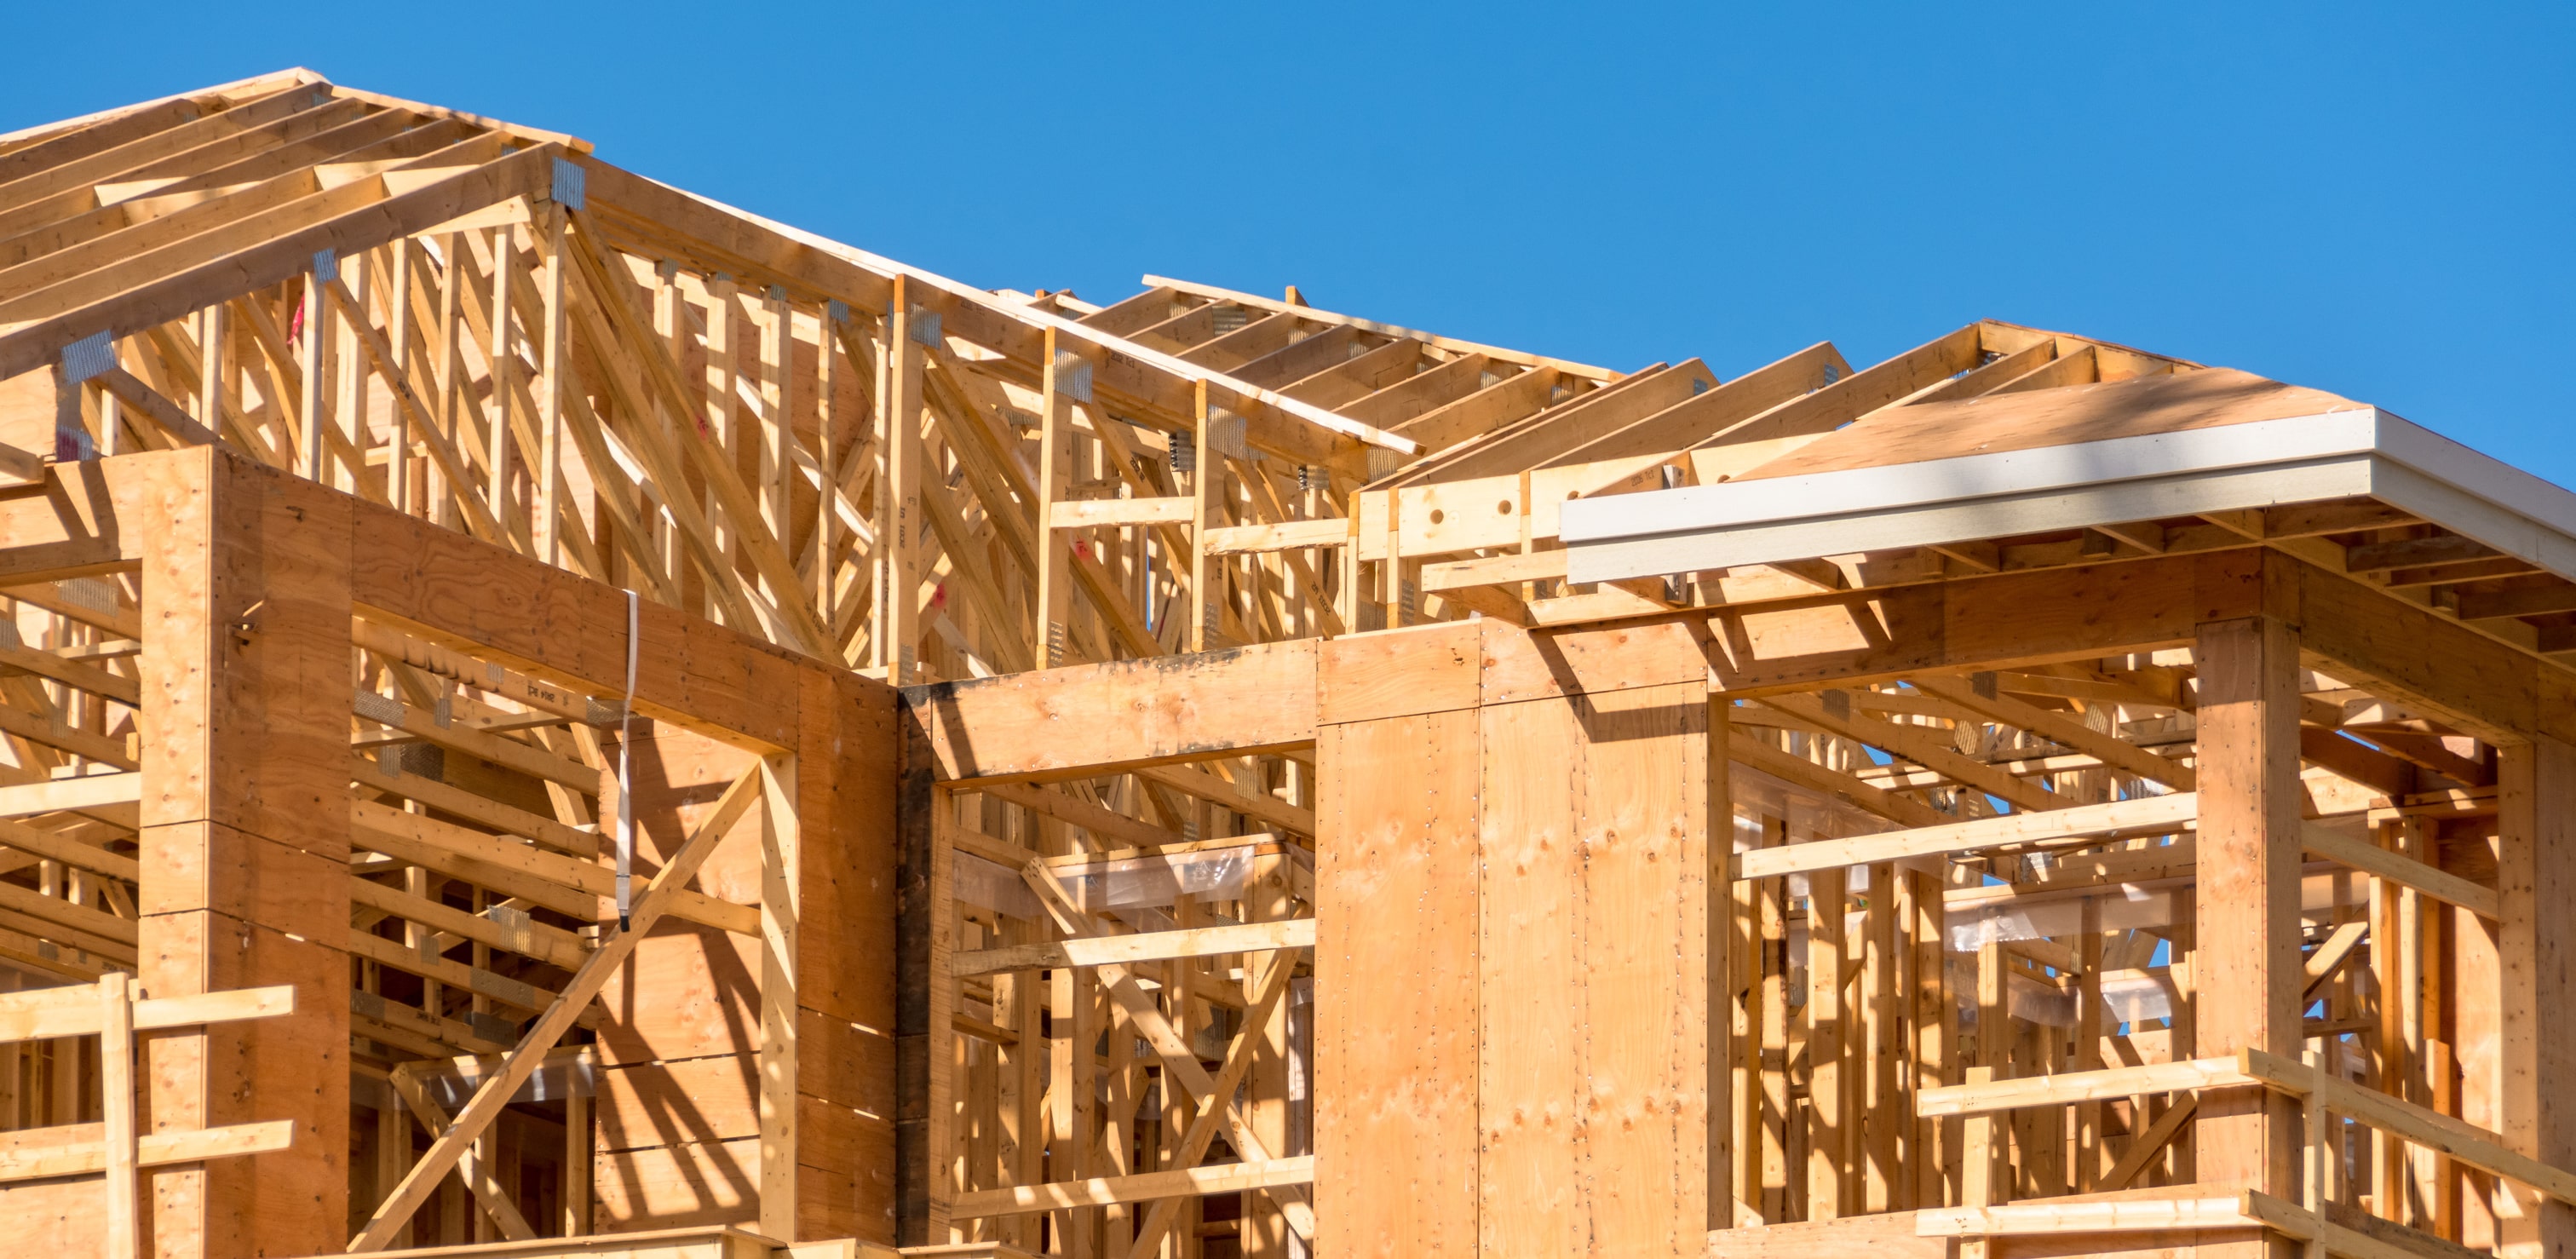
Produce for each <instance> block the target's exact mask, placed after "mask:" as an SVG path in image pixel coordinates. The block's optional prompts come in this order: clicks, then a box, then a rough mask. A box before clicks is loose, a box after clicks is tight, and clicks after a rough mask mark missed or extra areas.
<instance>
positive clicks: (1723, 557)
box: [1562, 408, 2576, 582]
mask: <svg viewBox="0 0 2576 1259" xmlns="http://www.w3.org/2000/svg"><path fill="white" fill-rule="evenodd" d="M2358 495H2374V496H2378V497H2380V498H2382V499H2383V500H2384V501H2389V502H2390V503H2391V504H2392V505H2394V506H2398V507H2401V508H2404V509H2406V510H2408V511H2412V512H2414V513H2416V514H2417V515H2420V516H2422V517H2424V518H2425V519H2428V520H2434V521H2438V522H2441V523H2443V524H2445V525H2448V526H2450V527H2453V528H2455V529H2456V530H2457V531H2458V532H2460V533H2463V534H2466V535H2467V536H2469V537H2472V538H2476V539H2477V540H2478V541H2481V542H2484V543H2486V544H2487V545H2489V546H2493V547H2495V548H2497V549H2498V550H2501V551H2504V552H2506V553H2507V554H2510V555H2515V556H2517V557H2520V558H2522V559H2526V560H2529V561H2531V562H2533V563H2535V564H2539V565H2541V566H2542V567H2544V568H2548V569H2550V570H2551V571H2554V572H2559V573H2561V574H2576V536H2571V535H2576V494H2570V493H2569V492H2567V491H2566V490H2563V489H2560V488H2559V487H2557V486H2555V485H2551V484H2550V483H2548V482H2546V481H2543V480H2541V479H2539V478H2538V477H2534V476H2531V475H2530V474H2528V473H2525V472H2522V471H2520V470H2519V469H2516V468H2513V467H2511V466H2509V465H2506V464H2504V463H2501V462H2499V461H2497V460H2495V459H2492V458H2489V457H2487V456H2485V455H2482V454H2479V453H2477V452H2476V451H2474V450H2470V449H2469V448H2468V447H2466V446H2462V445H2460V444H2459V443H2457V442H2453V441H2450V440H2448V439H2446V438H2443V437H2440V436H2438V435H2435V434H2433V433H2431V432H2429V431H2427V430H2425V429H2423V428H2421V427H2418V426H2417V425H2414V424H2410V423H2408V422H2406V421H2404V420H2401V419H2398V418H2397V417H2395V416H2392V415H2388V414H2386V413H2385V412H2381V411H2379V410H2377V409H2376V408H2361V409H2356V410H2351V411H2336V412H2328V413H2326V414H2323V415H2312V416H2298V417H2292V418H2288V419H2279V420H2263V421H2258V422H2255V423H2251V424H2235V425H2227V426H2223V427H2218V428H2206V429H2190V430H2184V431H2181V432H2174V433H2157V434H2150V435H2146V436H2140V437H2123V438H2113V439H2110V440H2107V441H2099V442H2080V443H2073V444H2069V445H2063V446H2045V447H2039V448H2036V449H2030V450H2014V451H2002V452H1998V453H1995V454H1990V455H1965V456H1960V457H1956V458H1951V459H1935V460H1926V461H1923V462H1920V463H1912V464H1896V465H1890V466H1885V467H1875V468H1855V469H1849V470H1846V471H1840V472H1823V473H1816V474H1813V475H1809V476H1799V477H1774V478H1765V479H1760V480H1753V481H1741V482H1727V483H1722V484H1718V485H1707V486H1690V487H1685V488H1681V489H1673V490H1660V491H1653V492H1649V493H1645V494H1625V495H1614V496H1611V497H1607V498H1599V499H1580V500H1576V501H1574V502H1569V503H1567V504H1565V506H1564V518H1563V533H1562V536H1563V538H1564V540H1565V544H1566V552H1567V555H1566V579H1567V580H1568V581H1573V582H1594V581H1615V580H1622V579H1627V578H1635V577H1653V576H1663V575H1667V574H1672V573H1683V572H1693V571H1697V570H1701V569H1710V568H1730V567H1734V566H1737V565H1743V564H1764V563H1772V562H1775V561H1779V560H1788V559H1812V558H1816V557H1819V556H1826V555H1847V554H1852V553H1856V552H1861V551H1873V550H1887V549H1894V548H1900V547H1910V546H1922V545H1927V544H1931V545H1938V544H1941V543H1949V542H1967V541H1974V540H1979V539H1985V538H1995V537H2005V536H2010V535H2012V534H2016V533H2039V532H2046V531H2050V530H2059V529H2073V528H2083V527H2086V526H2090V525H2101V524H2112V523H2117V522H2121V521H2128V520H2145V519H2153V518H2156V517H2161V516H2183V515H2198V514H2202V513H2205V512H2217V511H2244V510H2249V509H2255V508H2262V507H2273V506H2281V505H2286V504H2290V503H2301V502H2315V501H2318V500H2321V499H2332V498H2346V497H2353V496H2358Z"/></svg>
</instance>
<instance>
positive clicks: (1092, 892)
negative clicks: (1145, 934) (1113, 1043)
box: [950, 840, 1315, 918]
mask: <svg viewBox="0 0 2576 1259" xmlns="http://www.w3.org/2000/svg"><path fill="white" fill-rule="evenodd" d="M1273 844H1278V841H1276V840H1263V841H1260V842H1258V843H1245V844H1235V845H1232V846H1229V847H1224V848H1208V849H1203V850H1200V851H1197V852H1180V853H1166V854H1160V855H1155V856H1145V857H1122V858H1120V859H1118V860H1116V861H1109V862H1101V863H1096V864H1091V865H1086V866H1082V867H1080V868H1079V872H1078V873H1075V874H1072V875H1071V876H1069V877H1068V876H1065V875H1058V876H1057V877H1058V881H1059V882H1061V883H1063V884H1064V890H1065V894H1066V895H1067V896H1068V897H1070V898H1071V899H1072V901H1073V902H1074V903H1075V904H1077V905H1080V906H1082V907H1083V908H1084V909H1086V910H1089V911H1091V912H1093V913H1107V912H1112V911H1118V910H1136V909H1142V908H1153V907H1166V906H1170V905H1172V904H1173V903H1174V902H1175V901H1176V900H1177V899H1178V898H1179V897H1182V896H1196V897H1201V898H1204V899H1213V900H1233V899H1236V898H1238V897H1240V896H1241V895H1242V894H1243V884H1244V881H1245V880H1246V879H1249V878H1251V877H1252V867H1253V864H1254V858H1255V856H1256V854H1258V853H1259V852H1260V850H1261V848H1262V847H1265V846H1269V845H1273ZM1279 847H1280V848H1282V849H1283V850H1284V851H1285V853H1286V855H1287V858H1288V859H1289V860H1290V861H1293V862H1296V863H1297V864H1299V865H1302V866H1306V867H1307V868H1309V869H1312V868H1313V864H1314V860H1315V859H1314V857H1313V856H1312V855H1311V854H1309V853H1308V852H1307V851H1306V850H1305V849H1303V848H1300V847H1298V846H1296V845H1294V844H1280V845H1279ZM950 886H951V887H952V888H953V889H954V890H955V895H956V897H957V899H958V900H960V901H963V902H965V903H967V904H969V905H974V906H977V907H979V908H983V909H989V910H991V911H993V912H994V913H997V914H1001V915H1004V916H1006V917H1011V918H1037V917H1039V916H1040V915H1041V914H1042V912H1043V909H1042V907H1041V906H1040V905H1039V904H1038V898H1037V893H1035V892H1032V891H1030V890H1029V885H1028V884H1027V883H1026V882H1024V881H1023V880H1022V879H1021V877H1020V872H1019V871H1017V870H1014V869H1011V868H1010V867H1008V866H1005V865H1003V864H1001V863H1000V862H996V861H987V860H985V859H984V858H982V857H978V856H976V855H975V854H973V853H969V852H960V853H958V854H957V864H956V866H955V867H954V868H953V869H952V870H951V872H950Z"/></svg>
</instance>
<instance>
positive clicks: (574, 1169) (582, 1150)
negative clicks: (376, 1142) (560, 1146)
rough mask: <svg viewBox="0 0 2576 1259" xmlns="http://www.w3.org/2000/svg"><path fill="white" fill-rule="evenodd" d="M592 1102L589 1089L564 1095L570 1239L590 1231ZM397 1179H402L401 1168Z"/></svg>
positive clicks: (566, 1207)
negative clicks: (400, 1177)
mask: <svg viewBox="0 0 2576 1259" xmlns="http://www.w3.org/2000/svg"><path fill="white" fill-rule="evenodd" d="M590 1105H592V1099H590V1094H585V1092H574V1094H569V1097H564V1236H567V1238H577V1236H585V1233H590V1174H592V1143H595V1141H598V1138H595V1135H592V1133H590ZM404 1153H410V1133H404ZM404 1161H410V1159H404ZM394 1182H399V1171H397V1177H394ZM397 1246H399V1241H397Z"/></svg>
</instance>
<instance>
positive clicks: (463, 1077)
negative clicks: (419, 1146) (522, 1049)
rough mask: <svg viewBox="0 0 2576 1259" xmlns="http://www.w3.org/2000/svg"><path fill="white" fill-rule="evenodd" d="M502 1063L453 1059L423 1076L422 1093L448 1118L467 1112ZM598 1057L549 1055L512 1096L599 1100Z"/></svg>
mask: <svg viewBox="0 0 2576 1259" xmlns="http://www.w3.org/2000/svg"><path fill="white" fill-rule="evenodd" d="M500 1066H501V1059H500V1058H499V1057H497V1056H496V1057H492V1058H488V1059H477V1058H451V1059H449V1060H448V1062H447V1064H446V1065H445V1066H443V1067H440V1068H438V1069H436V1070H424V1071H421V1072H420V1073H419V1077H420V1085H421V1091H422V1092H424V1093H427V1094H428V1095H429V1100H431V1101H433V1102H436V1103H437V1104H438V1105H439V1106H440V1107H441V1108H443V1109H445V1110H446V1111H447V1113H448V1114H451V1115H453V1114H455V1113H456V1112H458V1111H460V1110H463V1109H464V1108H465V1104H466V1103H467V1102H469V1101H471V1100H473V1097H474V1090H476V1089H478V1088H481V1087H482V1086H483V1081H484V1078H485V1077H486V1075H487V1074H488V1073H489V1072H492V1071H497V1070H499V1069H500ZM369 1083H371V1084H373V1085H374V1086H375V1087H376V1088H380V1089H383V1090H385V1093H386V1095H391V1093H392V1091H393V1089H392V1086H391V1085H389V1084H387V1083H385V1082H383V1081H380V1080H378V1081H369ZM598 1086H599V1081H598V1055H597V1053H596V1052H595V1051H592V1050H589V1049H584V1050H582V1051H581V1052H580V1053H578V1054H563V1055H555V1054H548V1055H546V1060H545V1062H544V1063H542V1064H540V1065H539V1066H538V1067H537V1069H536V1071H535V1072H534V1073H532V1074H530V1075H529V1076H528V1082H527V1083H525V1084H522V1085H520V1086H519V1091H518V1092H517V1093H514V1094H512V1095H511V1097H510V1100H511V1101H513V1102H559V1101H562V1100H563V1099H565V1098H567V1097H596V1096H598Z"/></svg>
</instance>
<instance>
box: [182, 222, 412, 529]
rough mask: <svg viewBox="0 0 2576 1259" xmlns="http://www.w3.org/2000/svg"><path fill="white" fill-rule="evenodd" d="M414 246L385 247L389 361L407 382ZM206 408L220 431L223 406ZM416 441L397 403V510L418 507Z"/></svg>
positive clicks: (390, 477)
mask: <svg viewBox="0 0 2576 1259" xmlns="http://www.w3.org/2000/svg"><path fill="white" fill-rule="evenodd" d="M415 248H417V247H416V246H415V245H413V244H412V239H411V237H408V236H405V237H403V238H401V239H399V240H396V241H395V242H394V243H392V244H391V245H388V246H386V247H385V259H386V262H387V265H388V266H389V267H390V268H391V270H392V272H393V283H392V285H391V286H390V288H391V292H390V293H389V294H388V295H387V297H386V299H385V334H386V335H385V339H386V341H387V342H389V343H390V344H391V345H392V346H393V361H392V363H390V364H389V366H390V367H391V368H392V369H393V377H394V379H395V380H398V381H401V382H403V383H404V384H405V385H409V384H411V383H412V374H411V337H412V309H411V280H412V265H413V264H412V251H413V250H414V249H415ZM208 314H209V317H210V318H211V317H212V316H213V311H212V310H211V309H210V310H209V312H208ZM207 409H208V415H207V416H206V418H205V420H204V423H205V425H206V427H208V428H211V429H215V430H217V431H221V430H222V428H223V418H222V416H221V414H220V408H219V407H217V406H215V405H213V404H212V402H211V401H210V402H209V405H208V408H207ZM415 440H417V439H416V438H415V437H414V436H413V435H412V431H411V410H410V408H408V407H404V406H402V405H400V404H399V403H397V404H396V405H395V406H394V408H393V441H392V444H391V446H390V448H389V449H388V450H387V451H386V459H385V502H386V503H387V504H389V505H391V506H392V507H393V509H394V510H395V511H398V512H405V513H410V512H415V511H418V510H419V507H418V496H417V495H415V494H414V493H413V489H412V484H411V478H412V473H413V471H414V468H413V466H412V461H411V444H412V442H413V441H415Z"/></svg>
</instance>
